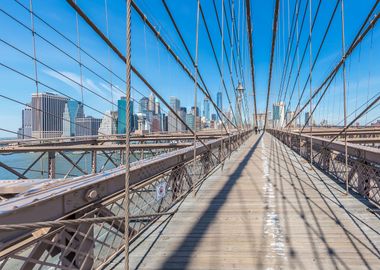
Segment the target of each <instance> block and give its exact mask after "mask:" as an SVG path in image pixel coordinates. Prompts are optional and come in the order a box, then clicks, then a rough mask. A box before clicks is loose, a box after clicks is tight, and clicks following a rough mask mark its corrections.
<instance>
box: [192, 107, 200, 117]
mask: <svg viewBox="0 0 380 270" xmlns="http://www.w3.org/2000/svg"><path fill="white" fill-rule="evenodd" d="M196 111H197V115H196V116H199V107H197V110H196ZM190 113H191V114H192V115H194V106H193V107H191V112H190Z"/></svg>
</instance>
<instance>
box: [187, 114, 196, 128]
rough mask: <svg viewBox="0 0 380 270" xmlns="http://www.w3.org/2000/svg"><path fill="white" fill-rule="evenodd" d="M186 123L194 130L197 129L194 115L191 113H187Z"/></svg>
mask: <svg viewBox="0 0 380 270" xmlns="http://www.w3.org/2000/svg"><path fill="white" fill-rule="evenodd" d="M186 124H187V125H188V126H189V128H191V129H192V130H194V129H195V127H194V115H193V114H191V113H188V114H186Z"/></svg>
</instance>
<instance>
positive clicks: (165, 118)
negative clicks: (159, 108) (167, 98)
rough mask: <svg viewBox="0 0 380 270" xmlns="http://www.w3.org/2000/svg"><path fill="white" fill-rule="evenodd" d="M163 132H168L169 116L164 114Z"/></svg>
mask: <svg viewBox="0 0 380 270" xmlns="http://www.w3.org/2000/svg"><path fill="white" fill-rule="evenodd" d="M162 130H163V131H168V116H167V115H165V114H164V113H163V114H162Z"/></svg>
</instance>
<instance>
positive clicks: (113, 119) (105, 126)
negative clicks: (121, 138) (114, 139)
mask: <svg viewBox="0 0 380 270" xmlns="http://www.w3.org/2000/svg"><path fill="white" fill-rule="evenodd" d="M117 119H118V116H117V112H114V111H106V113H105V114H104V116H103V119H102V120H101V124H100V126H99V131H98V133H99V135H111V134H116V132H117V129H116V123H117ZM124 129H125V127H124Z"/></svg>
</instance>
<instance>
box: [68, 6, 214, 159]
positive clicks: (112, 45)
mask: <svg viewBox="0 0 380 270" xmlns="http://www.w3.org/2000/svg"><path fill="white" fill-rule="evenodd" d="M66 2H68V3H69V5H70V6H71V7H72V8H73V9H74V10H75V11H76V12H78V14H79V15H80V16H81V17H82V19H83V20H84V21H85V22H86V23H87V24H88V25H89V26H90V27H91V28H92V29H93V30H94V31H95V33H96V34H97V35H99V37H100V38H101V39H102V40H103V41H104V42H105V43H106V44H107V45H108V46H109V47H110V48H111V49H112V50H113V51H114V53H115V54H116V55H117V56H118V57H119V58H120V59H121V60H122V61H123V62H124V63H125V62H126V58H125V56H124V55H123V54H122V53H121V52H120V51H119V50H118V49H117V48H116V46H115V45H114V44H113V43H112V42H111V41H110V40H109V39H108V38H107V37H106V36H105V35H104V33H103V32H102V31H100V29H99V28H98V27H97V26H96V25H95V24H94V23H93V22H92V20H91V19H90V18H89V17H88V16H87V15H86V14H85V13H84V12H83V11H82V9H81V8H79V6H78V5H77V4H75V3H74V2H73V1H72V0H66ZM131 70H132V71H133V73H134V74H135V75H136V76H137V77H138V78H139V79H140V80H141V81H142V82H143V83H144V84H145V85H146V86H147V87H148V88H149V89H150V90H151V91H152V92H153V93H154V94H155V95H156V97H158V99H160V100H161V102H162V103H164V105H165V106H166V107H167V108H168V109H169V110H170V111H171V112H172V113H173V114H174V116H175V117H176V118H177V119H178V120H179V121H180V122H181V123H182V124H183V125H184V126H185V127H186V128H187V129H188V130H189V131H190V132H191V133H192V134H193V135H194V136H195V138H196V139H197V140H198V141H199V142H200V143H201V144H202V145H203V146H204V147H206V149H207V150H208V151H209V152H210V153H211V154H212V155H213V156H214V157H215V158H216V159H217V160H219V158H218V157H217V156H216V155H215V154H214V153H213V152H212V151H211V149H210V147H209V146H208V145H206V144H205V142H204V141H203V140H202V139H201V138H199V136H198V135H196V133H195V132H194V131H193V129H192V128H190V127H189V126H188V125H187V123H186V122H185V121H184V120H183V119H182V118H181V117H180V116H179V115H178V113H177V112H176V111H175V110H174V109H173V108H172V107H171V106H170V105H169V103H167V102H166V101H165V99H164V98H163V97H162V96H161V95H160V94H159V93H158V92H157V91H156V89H154V88H153V86H152V85H151V84H150V83H149V82H148V81H147V80H146V79H145V78H144V77H143V76H142V75H141V73H140V72H139V71H138V70H137V69H136V68H135V67H134V66H133V65H131Z"/></svg>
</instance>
